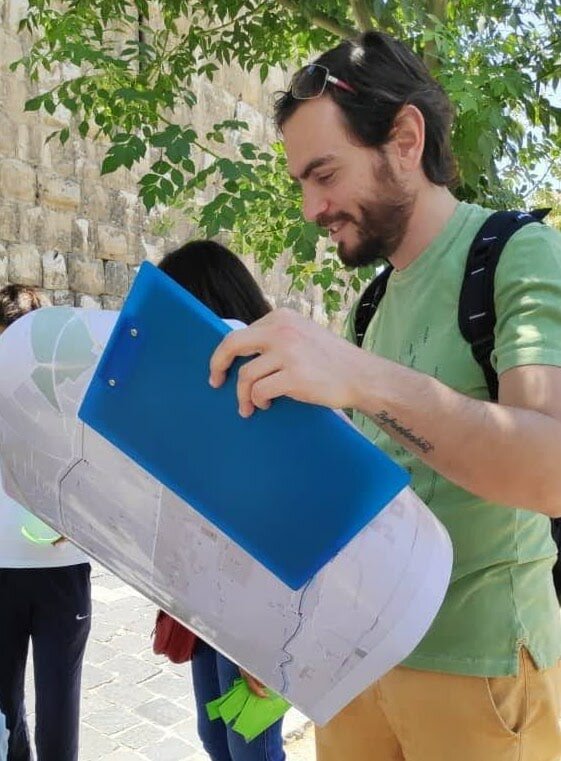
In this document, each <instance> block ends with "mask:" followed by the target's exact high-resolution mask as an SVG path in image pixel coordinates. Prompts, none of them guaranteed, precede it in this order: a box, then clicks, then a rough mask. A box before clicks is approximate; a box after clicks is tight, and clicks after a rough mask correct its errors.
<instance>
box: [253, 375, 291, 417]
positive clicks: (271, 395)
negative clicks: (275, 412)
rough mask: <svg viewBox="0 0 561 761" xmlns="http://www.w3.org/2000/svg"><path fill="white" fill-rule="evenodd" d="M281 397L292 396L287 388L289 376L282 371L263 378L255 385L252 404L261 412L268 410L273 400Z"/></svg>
mask: <svg viewBox="0 0 561 761" xmlns="http://www.w3.org/2000/svg"><path fill="white" fill-rule="evenodd" d="M279 396H290V394H289V393H288V388H287V375H286V373H285V372H283V371H282V370H279V372H276V373H272V374H271V375H268V376H267V377H266V378H261V380H258V381H257V382H256V383H254V384H253V387H252V391H251V403H252V404H253V406H254V407H258V408H259V409H260V410H268V409H269V407H270V406H271V402H272V401H273V399H278V397H279Z"/></svg>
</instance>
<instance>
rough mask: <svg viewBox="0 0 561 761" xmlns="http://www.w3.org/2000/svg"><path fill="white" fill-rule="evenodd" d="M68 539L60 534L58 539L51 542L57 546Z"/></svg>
mask: <svg viewBox="0 0 561 761" xmlns="http://www.w3.org/2000/svg"><path fill="white" fill-rule="evenodd" d="M67 541H68V539H67V538H66V537H65V536H59V538H58V539H55V540H54V542H51V544H52V546H53V547H56V546H57V545H59V544H64V542H67Z"/></svg>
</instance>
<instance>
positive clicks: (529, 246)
mask: <svg viewBox="0 0 561 761" xmlns="http://www.w3.org/2000/svg"><path fill="white" fill-rule="evenodd" d="M490 213H491V212H490V211H488V210H486V209H482V208H481V207H479V206H474V205H469V204H464V203H460V204H458V207H457V209H456V211H455V213H454V215H453V217H452V219H451V220H450V222H449V223H448V224H447V225H446V227H445V228H444V230H443V231H442V232H441V233H440V235H438V237H437V238H436V239H435V240H434V241H433V242H432V244H431V245H430V246H429V247H428V248H427V249H426V250H425V251H424V252H423V253H422V254H421V256H419V258H418V259H416V260H415V261H414V262H412V263H411V264H410V265H409V266H408V267H406V268H405V269H404V270H401V271H394V272H393V273H392V275H391V276H390V278H389V282H388V286H387V291H386V294H385V296H384V298H383V299H382V301H381V303H380V306H379V307H378V311H377V312H376V315H375V316H374V318H373V320H372V321H371V323H370V325H369V327H368V330H367V331H366V334H365V336H364V342H363V347H364V348H365V349H366V350H368V351H372V352H375V353H376V354H378V355H380V356H382V357H386V358H387V359H390V360H393V361H394V362H398V363H400V364H402V365H405V366H407V367H411V368H414V369H415V370H417V371H418V372H421V373H426V374H427V375H431V376H433V377H435V378H438V379H439V380H440V381H442V383H445V384H446V385H447V386H450V387H451V388H454V389H456V390H457V391H459V392H461V393H462V394H466V395H468V396H471V397H475V398H477V399H488V398H489V395H488V392H487V386H486V384H485V378H484V375H483V372H482V370H481V368H480V367H479V365H478V364H477V363H476V362H475V360H474V359H473V357H472V354H471V348H470V347H469V345H468V344H467V343H466V341H465V340H464V339H463V337H462V335H461V333H460V330H459V327H458V317H457V315H458V300H459V294H460V287H461V284H462V279H463V273H464V268H465V263H466V258H467V253H468V249H469V246H470V244H471V241H472V240H473V238H474V237H475V235H476V233H477V231H478V230H479V228H480V227H481V225H482V224H483V222H484V220H485V219H486V217H487V216H488V215H489V214H490ZM495 305H496V313H497V324H496V331H495V351H494V354H493V358H492V359H493V363H494V365H495V368H496V370H497V372H498V373H499V374H500V373H501V372H504V371H505V370H508V369H509V368H511V367H516V366H519V365H530V364H537V365H540V364H547V365H556V366H561V235H559V234H558V233H557V232H555V231H553V230H552V229H550V228H547V227H545V226H542V225H537V224H531V225H528V226H526V227H525V228H523V229H522V230H520V231H519V232H518V233H516V235H515V236H514V237H513V238H511V240H510V241H509V242H508V244H507V245H506V247H505V249H504V251H503V253H502V255H501V259H500V261H499V265H498V267H497V271H496V275H495ZM353 323H354V310H353V311H352V312H351V314H350V316H349V320H348V323H347V335H348V337H349V338H350V339H351V340H353V339H354V330H353ZM353 421H354V422H355V424H356V425H358V427H359V428H360V429H361V430H362V431H363V432H364V433H365V434H366V435H367V436H368V437H369V438H370V439H371V440H372V441H374V442H375V443H376V445H377V446H378V447H380V448H381V449H382V450H383V451H384V452H386V453H387V454H388V455H389V456H390V457H392V458H393V459H394V460H397V461H398V462H399V463H400V464H401V465H402V466H403V467H405V468H406V469H407V470H408V471H409V472H410V473H411V478H412V480H411V486H412V488H413V489H414V491H415V492H416V493H417V495H418V496H419V497H420V498H421V499H422V500H423V501H424V502H425V503H426V504H427V505H428V506H429V508H430V509H431V510H432V511H433V512H434V514H435V515H436V516H437V517H438V518H439V519H440V520H441V521H442V523H443V524H444V525H445V526H446V528H447V529H448V532H449V534H450V537H451V539H452V543H453V546H454V567H453V572H452V580H451V583H450V587H449V589H448V592H447V595H446V599H445V600H444V603H443V605H442V608H441V609H440V611H439V613H438V615H437V617H436V619H435V621H434V623H433V625H432V627H431V629H430V630H429V632H428V633H427V635H426V636H425V638H424V639H423V641H422V642H421V643H420V645H419V646H418V647H417V648H416V650H415V651H414V652H413V653H412V655H410V656H409V658H407V659H406V660H405V662H404V665H406V666H410V667H412V668H419V669H426V670H431V671H433V670H434V671H443V672H451V673H458V674H470V675H479V676H502V675H508V674H516V673H517V669H518V649H519V647H520V646H522V645H523V646H525V647H526V648H527V649H528V650H529V652H530V653H531V655H532V657H533V658H534V660H535V662H536V664H537V665H538V667H540V668H546V667H549V666H551V665H553V664H554V663H555V662H556V661H557V660H558V659H559V658H560V657H561V619H560V615H559V605H558V603H557V599H556V596H555V592H554V588H553V581H552V574H551V568H552V565H553V562H554V559H555V557H556V547H555V544H554V542H553V540H552V539H551V534H550V522H549V519H548V518H547V517H546V516H544V515H540V514H538V513H534V512H530V511H527V510H517V509H513V508H509V507H504V506H500V505H496V504H491V503H489V502H485V501H483V500H481V499H480V498H479V497H476V496H474V495H473V494H470V493H468V492H467V491H465V490H463V489H461V488H460V487H458V486H456V485H454V484H453V483H451V482H450V481H448V480H447V479H445V478H443V477H442V476H440V475H439V474H438V473H436V472H435V471H434V470H432V469H431V468H429V467H427V466H426V465H425V464H423V462H421V460H419V459H418V458H417V457H415V455H414V454H412V453H411V452H408V451H407V450H405V449H404V448H403V447H401V446H400V445H399V444H397V443H396V442H395V441H394V440H393V439H392V438H390V437H389V436H388V435H387V434H386V433H384V431H382V430H380V429H379V428H378V427H377V426H376V425H375V423H374V422H373V421H372V420H370V419H369V418H367V417H365V416H364V415H362V414H359V413H357V412H356V411H355V412H354V414H353ZM481 447H485V441H484V440H483V439H482V440H481ZM456 456H457V457H461V456H462V452H461V450H459V451H458V452H457V453H456ZM489 457H493V453H492V452H489ZM559 467H560V468H561V463H559Z"/></svg>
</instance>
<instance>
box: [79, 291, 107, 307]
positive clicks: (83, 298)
mask: <svg viewBox="0 0 561 761" xmlns="http://www.w3.org/2000/svg"><path fill="white" fill-rule="evenodd" d="M76 306H77V307H80V309H101V299H98V298H97V296H90V294H89V293H77V294H76Z"/></svg>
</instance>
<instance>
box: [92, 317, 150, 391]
mask: <svg viewBox="0 0 561 761" xmlns="http://www.w3.org/2000/svg"><path fill="white" fill-rule="evenodd" d="M141 342H142V331H141V329H140V328H139V327H138V324H137V322H136V321H134V322H132V321H130V320H128V321H123V323H122V324H121V325H120V326H119V329H118V331H117V332H115V333H114V334H113V336H112V340H111V346H110V347H108V349H109V351H106V353H105V354H104V355H103V358H102V364H100V367H99V372H100V378H101V380H102V383H104V384H106V385H107V386H108V387H109V388H112V389H115V388H120V387H122V386H123V385H125V384H126V382H127V381H128V379H129V376H130V372H131V367H132V365H133V363H132V362H131V359H132V357H133V354H134V353H135V352H136V351H137V350H138V349H139V348H140V344H141Z"/></svg>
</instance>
